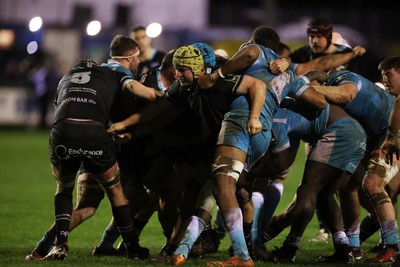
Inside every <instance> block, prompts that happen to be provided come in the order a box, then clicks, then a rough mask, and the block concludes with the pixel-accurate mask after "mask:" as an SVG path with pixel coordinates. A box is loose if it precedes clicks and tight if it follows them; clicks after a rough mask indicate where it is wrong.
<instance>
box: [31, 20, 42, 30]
mask: <svg viewBox="0 0 400 267" xmlns="http://www.w3.org/2000/svg"><path fill="white" fill-rule="evenodd" d="M42 25H43V20H42V18H41V17H34V18H32V19H31V20H30V21H29V30H30V31H31V32H37V31H38V30H40V28H42Z"/></svg>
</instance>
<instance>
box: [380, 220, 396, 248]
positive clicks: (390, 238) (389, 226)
mask: <svg viewBox="0 0 400 267" xmlns="http://www.w3.org/2000/svg"><path fill="white" fill-rule="evenodd" d="M381 227H382V232H381V237H382V239H383V244H385V245H386V244H388V245H392V244H399V233H398V226H397V221H385V222H383V223H382V224H381Z"/></svg>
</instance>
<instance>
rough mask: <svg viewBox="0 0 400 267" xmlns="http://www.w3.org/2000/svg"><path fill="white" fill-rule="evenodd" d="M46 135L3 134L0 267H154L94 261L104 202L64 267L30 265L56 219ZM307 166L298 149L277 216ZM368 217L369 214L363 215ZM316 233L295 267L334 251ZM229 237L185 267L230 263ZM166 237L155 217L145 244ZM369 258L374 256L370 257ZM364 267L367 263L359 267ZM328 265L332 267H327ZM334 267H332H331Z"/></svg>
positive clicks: (155, 244)
mask: <svg viewBox="0 0 400 267" xmlns="http://www.w3.org/2000/svg"><path fill="white" fill-rule="evenodd" d="M48 157H49V156H48V133H47V132H41V131H23V130H16V129H14V130H5V129H0V170H1V172H0V182H1V186H0V266H18V267H21V266H39V265H40V266H67V265H68V266H73V265H79V266H97V267H103V266H143V265H147V266H151V265H149V264H147V263H146V261H135V260H128V259H125V258H115V257H105V258H93V257H92V256H91V252H92V249H93V247H94V246H95V245H96V244H98V242H99V241H100V239H101V235H102V233H103V230H104V228H105V226H106V225H107V224H108V222H109V220H110V218H111V210H110V206H109V202H108V201H107V200H104V201H103V202H102V204H101V205H100V207H99V209H98V211H97V213H96V215H95V216H94V217H92V218H91V219H89V220H88V221H86V222H85V223H83V224H82V225H80V226H79V227H78V228H76V229H75V230H74V231H73V232H71V234H70V238H69V246H70V254H69V256H68V259H67V261H65V262H26V261H25V260H24V258H25V255H26V254H27V253H29V252H30V251H31V250H32V249H33V248H34V247H35V245H36V243H37V241H38V240H39V239H40V238H41V237H42V234H43V233H44V231H45V230H46V229H47V228H48V227H50V225H51V224H52V222H53V219H54V207H53V196H54V193H55V181H54V178H53V177H52V175H51V172H50V163H49V158H48ZM303 166H304V151H303V150H300V151H299V155H298V159H297V160H296V163H295V166H293V168H292V169H291V172H290V174H289V177H288V179H287V182H286V184H285V189H284V194H283V198H282V200H281V202H280V204H279V206H278V209H277V211H281V210H282V209H283V208H284V207H285V206H286V205H287V204H288V203H289V202H290V200H291V199H292V197H293V195H294V192H295V190H296V188H297V185H298V184H299V182H300V179H301V175H302V172H303ZM363 214H365V213H363ZM287 232H288V230H286V231H284V232H283V233H282V234H281V235H279V236H278V237H277V238H276V239H275V240H273V241H271V242H270V243H268V244H267V247H268V248H269V249H273V247H274V246H280V245H281V244H282V242H283V240H284V237H285V236H286V234H287ZM317 232H318V226H317V222H316V220H315V218H314V219H313V220H312V221H311V222H310V224H309V226H308V228H307V230H306V232H305V234H304V237H303V239H302V247H301V249H300V251H299V252H298V253H297V258H296V264H295V265H296V266H306V265H315V264H316V263H315V260H316V259H317V258H318V256H321V255H329V254H331V253H332V252H333V247H332V242H331V241H329V242H328V243H327V244H320V243H319V244H315V243H310V242H308V240H309V239H311V238H312V237H313V236H314V235H315V234H316V233H317ZM228 239H229V238H228V237H225V238H224V239H223V240H222V243H221V246H220V248H219V251H218V252H217V253H216V254H212V255H207V256H206V257H204V258H203V259H196V260H194V259H191V260H188V261H187V263H186V266H206V263H207V262H208V261H211V260H224V259H227V258H228V254H227V251H226V248H227V247H228V244H229V240H228ZM378 239H379V236H378V235H377V234H375V235H374V236H373V237H371V238H370V239H369V240H368V241H367V242H366V243H365V244H363V247H364V248H365V249H368V248H370V247H372V246H373V245H374V244H376V242H377V241H378ZM163 244H164V238H163V235H162V233H161V229H160V226H159V224H158V222H157V219H156V217H153V218H152V219H151V221H150V223H149V224H148V225H147V226H146V228H145V229H144V231H143V233H142V236H141V245H143V246H145V247H148V248H150V251H151V255H152V256H155V255H156V254H157V253H158V251H159V250H160V248H161V247H162V245H163ZM370 256H371V255H370ZM276 265H279V266H283V265H282V264H265V263H258V262H257V263H256V266H276ZM356 265H357V266H363V265H364V266H366V264H356ZM328 266H329V265H328ZM332 266H334V265H332Z"/></svg>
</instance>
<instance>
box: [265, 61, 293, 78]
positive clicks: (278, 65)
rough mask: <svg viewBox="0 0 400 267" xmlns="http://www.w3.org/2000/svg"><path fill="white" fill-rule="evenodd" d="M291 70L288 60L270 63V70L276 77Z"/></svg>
mask: <svg viewBox="0 0 400 267" xmlns="http://www.w3.org/2000/svg"><path fill="white" fill-rule="evenodd" d="M288 68H289V61H288V60H287V59H286V58H280V59H276V60H271V61H270V62H269V69H270V70H271V72H272V73H273V74H275V75H279V74H281V73H282V72H284V71H286V70H287V69H288Z"/></svg>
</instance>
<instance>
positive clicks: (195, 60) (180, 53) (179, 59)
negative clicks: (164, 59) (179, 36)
mask: <svg viewBox="0 0 400 267" xmlns="http://www.w3.org/2000/svg"><path fill="white" fill-rule="evenodd" d="M172 64H173V65H174V67H175V68H178V67H186V68H189V69H190V70H191V71H192V73H193V77H194V78H195V79H197V78H198V77H199V75H200V73H201V71H202V70H203V69H204V60H203V56H202V55H201V52H200V50H199V49H197V48H196V47H194V46H193V45H186V46H182V47H180V48H178V49H177V50H176V52H175V54H174V57H173V59H172Z"/></svg>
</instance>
